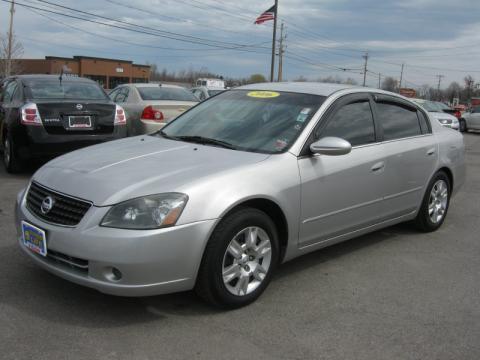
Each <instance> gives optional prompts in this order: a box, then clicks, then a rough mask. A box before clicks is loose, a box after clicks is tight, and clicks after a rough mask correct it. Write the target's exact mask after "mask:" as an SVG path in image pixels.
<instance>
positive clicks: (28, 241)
mask: <svg viewBox="0 0 480 360" xmlns="http://www.w3.org/2000/svg"><path fill="white" fill-rule="evenodd" d="M22 236H23V244H24V245H25V246H26V247H28V248H29V249H30V250H32V251H33V252H36V253H37V254H40V255H42V256H47V236H46V234H45V231H44V230H42V229H40V228H38V227H36V226H34V225H32V224H29V223H27V222H26V221H22Z"/></svg>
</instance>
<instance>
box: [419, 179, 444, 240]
mask: <svg viewBox="0 0 480 360" xmlns="http://www.w3.org/2000/svg"><path fill="white" fill-rule="evenodd" d="M450 192H451V184H450V179H449V178H448V176H447V174H445V173H444V172H443V171H439V172H437V173H436V174H435V176H434V177H433V178H432V180H431V181H430V183H429V184H428V187H427V191H426V193H425V196H424V197H423V202H422V205H421V207H420V210H419V212H418V214H417V217H416V219H415V223H416V225H417V227H418V228H419V229H420V230H422V231H425V232H430V231H435V230H437V229H438V228H439V227H440V226H442V224H443V222H444V220H445V217H446V216H447V211H448V206H449V205H450Z"/></svg>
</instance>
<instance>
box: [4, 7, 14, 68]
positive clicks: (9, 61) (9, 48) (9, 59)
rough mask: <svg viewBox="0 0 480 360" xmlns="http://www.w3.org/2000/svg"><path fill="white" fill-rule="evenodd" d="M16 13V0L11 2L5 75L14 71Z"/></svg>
mask: <svg viewBox="0 0 480 360" xmlns="http://www.w3.org/2000/svg"><path fill="white" fill-rule="evenodd" d="M14 13H15V1H14V0H12V2H11V3H10V26H9V31H8V45H7V66H6V69H5V77H7V76H10V75H11V72H12V43H13V14H14Z"/></svg>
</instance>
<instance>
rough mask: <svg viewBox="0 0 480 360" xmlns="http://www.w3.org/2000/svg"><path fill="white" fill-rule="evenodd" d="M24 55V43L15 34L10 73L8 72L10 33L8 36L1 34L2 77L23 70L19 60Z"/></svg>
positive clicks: (0, 71)
mask: <svg viewBox="0 0 480 360" xmlns="http://www.w3.org/2000/svg"><path fill="white" fill-rule="evenodd" d="M22 56H23V45H22V44H21V43H20V42H18V41H17V38H16V37H15V35H13V36H12V51H11V56H10V58H11V62H10V73H9V74H8V60H7V59H8V34H7V35H6V36H3V35H0V79H3V78H5V77H7V76H9V75H15V74H19V73H21V72H22V67H21V63H20V62H19V61H18V59H20V58H21V57H22Z"/></svg>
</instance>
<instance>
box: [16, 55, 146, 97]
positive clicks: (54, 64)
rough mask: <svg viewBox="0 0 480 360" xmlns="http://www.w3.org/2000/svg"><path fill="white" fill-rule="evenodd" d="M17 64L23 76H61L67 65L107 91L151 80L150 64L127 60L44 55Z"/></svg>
mask: <svg viewBox="0 0 480 360" xmlns="http://www.w3.org/2000/svg"><path fill="white" fill-rule="evenodd" d="M16 61H17V62H18V63H19V65H20V68H21V70H22V73H23V74H60V73H61V71H62V68H63V67H64V66H66V67H68V69H69V70H70V73H71V74H75V75H78V76H81V77H86V78H89V79H92V80H95V81H97V82H98V83H99V84H101V85H102V86H103V87H104V88H106V89H113V88H114V87H115V86H117V85H118V84H125V83H138V82H148V80H149V78H150V66H149V65H138V64H134V63H133V62H132V61H128V60H117V59H104V58H96V57H89V56H74V57H73V58H65V57H56V56H45V59H19V60H16Z"/></svg>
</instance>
